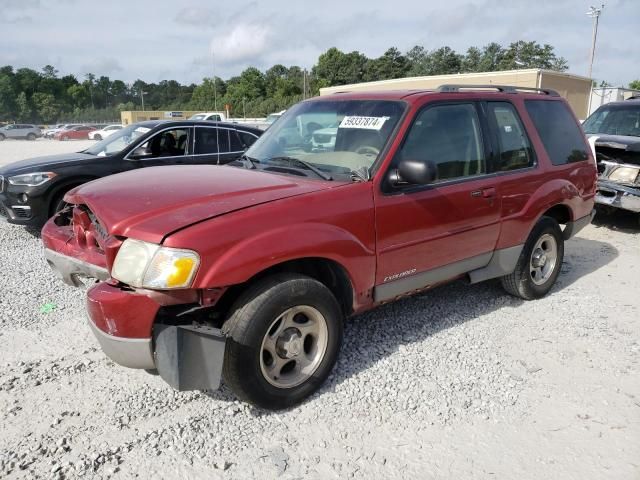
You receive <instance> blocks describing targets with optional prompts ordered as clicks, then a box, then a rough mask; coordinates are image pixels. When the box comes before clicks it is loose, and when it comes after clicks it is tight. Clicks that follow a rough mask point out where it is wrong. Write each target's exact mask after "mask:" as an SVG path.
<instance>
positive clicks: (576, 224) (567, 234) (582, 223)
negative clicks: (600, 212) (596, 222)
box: [562, 210, 596, 240]
mask: <svg viewBox="0 0 640 480" xmlns="http://www.w3.org/2000/svg"><path fill="white" fill-rule="evenodd" d="M595 216H596V211H595V210H591V213H590V214H589V215H585V216H584V217H581V218H578V219H576V220H574V221H573V222H567V226H566V227H565V228H564V230H563V231H562V236H563V237H564V239H565V240H569V239H570V238H571V237H573V236H574V235H575V234H576V233H578V232H579V231H580V230H582V229H583V228H584V227H586V226H587V225H589V224H590V223H591V222H592V221H593V217H595Z"/></svg>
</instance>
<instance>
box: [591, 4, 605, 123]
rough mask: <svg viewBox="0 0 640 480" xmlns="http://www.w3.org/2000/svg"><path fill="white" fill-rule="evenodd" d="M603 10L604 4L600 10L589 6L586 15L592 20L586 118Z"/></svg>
mask: <svg viewBox="0 0 640 480" xmlns="http://www.w3.org/2000/svg"><path fill="white" fill-rule="evenodd" d="M603 9H604V3H603V4H602V6H601V7H600V8H596V7H594V6H591V7H590V8H589V11H588V12H587V15H588V16H589V17H591V18H593V33H592V36H591V53H590V54H589V73H588V75H587V77H589V80H591V88H590V90H589V102H588V103H587V116H589V115H590V114H591V98H592V97H593V79H592V78H591V74H592V72H593V58H594V57H595V55H596V38H597V37H598V20H599V19H600V14H601V13H602V10H603Z"/></svg>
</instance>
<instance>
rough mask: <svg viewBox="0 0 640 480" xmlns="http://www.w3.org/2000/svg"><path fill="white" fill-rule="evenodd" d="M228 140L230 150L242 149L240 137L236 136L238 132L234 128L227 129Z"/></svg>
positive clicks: (239, 150)
mask: <svg viewBox="0 0 640 480" xmlns="http://www.w3.org/2000/svg"><path fill="white" fill-rule="evenodd" d="M229 140H230V146H229V148H230V149H231V150H230V151H231V152H241V151H242V150H244V148H242V143H241V142H240V137H238V132H236V131H235V130H229Z"/></svg>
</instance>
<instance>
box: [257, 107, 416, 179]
mask: <svg viewBox="0 0 640 480" xmlns="http://www.w3.org/2000/svg"><path fill="white" fill-rule="evenodd" d="M404 109H405V104H404V103H403V102H398V101H387V100H326V101H325V100H321V101H311V102H303V103H299V104H298V105H296V106H294V107H293V108H291V109H289V110H287V112H286V113H285V114H284V115H282V118H280V119H279V120H278V121H277V122H275V123H274V124H273V125H272V126H271V127H270V128H269V129H268V130H267V131H266V132H265V133H264V134H263V135H262V136H261V137H260V138H259V139H258V140H256V142H255V143H254V144H253V146H252V147H251V148H250V149H249V150H248V151H247V154H246V155H247V157H249V158H250V160H251V161H253V165H254V166H255V168H260V169H263V170H266V171H274V172H278V173H290V174H294V175H304V176H314V177H316V178H317V177H319V176H321V175H318V173H317V172H316V174H315V175H314V173H312V172H313V170H314V169H317V170H320V173H325V174H326V175H325V177H327V179H329V178H333V177H337V178H339V177H341V176H343V177H344V178H343V180H345V179H348V178H351V177H352V174H353V173H354V172H361V173H362V175H361V176H364V177H366V178H368V176H369V172H370V168H371V167H372V166H373V164H374V163H375V161H376V160H377V159H378V156H379V155H380V152H381V151H382V150H383V149H384V146H385V145H386V143H387V141H388V139H389V136H390V135H391V133H392V132H393V130H394V128H395V126H396V125H397V124H398V121H399V120H400V117H401V116H402V113H403V112H404ZM300 161H302V162H300ZM303 162H304V163H306V164H307V165H306V166H305V165H304V163H303Z"/></svg>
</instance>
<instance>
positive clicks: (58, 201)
mask: <svg viewBox="0 0 640 480" xmlns="http://www.w3.org/2000/svg"><path fill="white" fill-rule="evenodd" d="M69 190H70V189H68V190H65V191H64V192H61V193H59V194H58V195H56V196H55V197H54V198H53V201H52V202H51V206H50V207H49V218H51V217H53V216H54V215H55V214H56V213H58V212H59V211H60V210H62V209H63V208H64V207H66V206H67V205H69V204H68V203H67V202H65V201H64V200H63V199H64V196H65V194H66V193H67V192H68V191H69Z"/></svg>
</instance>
